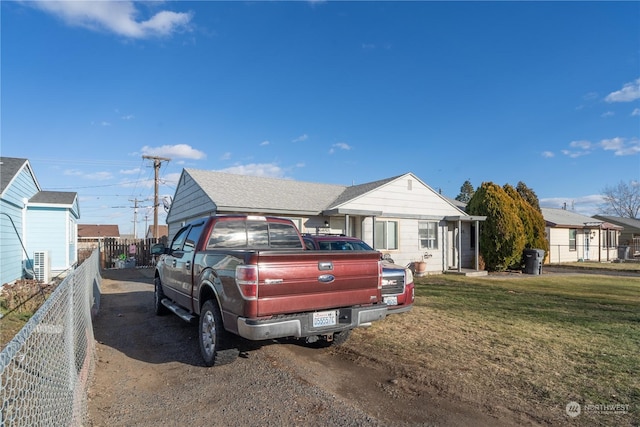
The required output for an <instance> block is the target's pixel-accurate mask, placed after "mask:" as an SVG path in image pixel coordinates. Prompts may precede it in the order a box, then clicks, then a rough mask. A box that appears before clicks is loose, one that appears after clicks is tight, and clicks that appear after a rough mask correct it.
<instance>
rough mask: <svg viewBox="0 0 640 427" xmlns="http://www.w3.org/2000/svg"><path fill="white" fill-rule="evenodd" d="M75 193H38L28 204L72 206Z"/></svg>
mask: <svg viewBox="0 0 640 427" xmlns="http://www.w3.org/2000/svg"><path fill="white" fill-rule="evenodd" d="M76 195H77V193H74V192H69V191H39V192H37V193H36V194H35V195H34V196H33V197H32V198H31V199H29V203H47V204H53V205H72V204H73V202H74V201H75V200H76Z"/></svg>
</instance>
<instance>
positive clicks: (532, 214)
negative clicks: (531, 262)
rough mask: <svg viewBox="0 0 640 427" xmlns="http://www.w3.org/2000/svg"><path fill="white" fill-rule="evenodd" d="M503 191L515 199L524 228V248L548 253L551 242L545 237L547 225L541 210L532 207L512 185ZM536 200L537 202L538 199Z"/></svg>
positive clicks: (505, 186)
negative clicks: (542, 250)
mask: <svg viewBox="0 0 640 427" xmlns="http://www.w3.org/2000/svg"><path fill="white" fill-rule="evenodd" d="M520 184H522V185H524V184H523V183H522V182H519V183H518V185H520ZM525 187H526V186H525ZM503 189H504V191H505V192H506V193H507V195H509V197H511V198H512V199H513V201H514V202H515V204H516V207H517V209H518V214H519V216H520V220H521V221H522V226H523V227H524V236H525V242H524V247H525V248H526V249H544V251H545V253H548V252H549V242H548V241H547V237H546V235H545V227H546V223H545V221H544V217H543V216H542V212H541V211H540V209H539V208H538V209H536V208H535V207H534V206H532V205H531V204H530V202H528V201H527V199H524V198H523V197H522V195H521V193H520V192H518V191H517V190H516V189H515V188H513V187H512V186H511V185H509V184H505V185H504V187H503ZM534 197H535V193H534ZM535 200H537V198H536V199H535Z"/></svg>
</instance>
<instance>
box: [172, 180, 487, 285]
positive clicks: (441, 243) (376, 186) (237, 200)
mask: <svg viewBox="0 0 640 427" xmlns="http://www.w3.org/2000/svg"><path fill="white" fill-rule="evenodd" d="M232 213H242V214H252V215H271V216H279V217H286V218H289V219H291V220H293V222H294V223H295V224H296V225H297V226H298V228H299V229H300V231H301V232H302V233H314V234H315V233H317V234H321V233H322V234H328V233H331V234H345V235H347V236H353V237H357V238H360V239H362V240H364V241H365V242H367V243H368V244H369V245H371V246H373V247H374V248H375V249H377V250H379V251H381V252H382V253H385V254H389V255H390V256H391V258H393V260H394V261H395V262H396V263H398V264H401V265H408V264H410V263H412V262H416V261H421V260H425V261H426V263H427V273H442V272H447V271H455V272H458V273H460V272H463V271H466V270H470V273H471V274H475V273H474V272H479V268H478V259H479V258H478V253H479V247H478V246H479V237H478V236H479V234H478V233H479V224H480V222H481V221H484V220H485V219H486V217H479V216H470V215H467V214H466V213H465V212H464V211H463V210H462V209H460V208H458V207H457V206H455V205H454V204H453V203H451V202H450V201H449V200H448V199H447V198H445V197H444V196H442V195H440V194H439V193H438V192H437V191H434V190H433V189H432V188H430V187H429V186H428V185H426V184H425V183H424V182H422V181H421V180H420V179H419V178H418V177H416V176H415V175H414V174H412V173H406V174H404V175H399V176H394V177H391V178H386V179H382V180H379V181H375V182H368V183H365V184H360V185H352V186H344V185H332V184H319V183H310V182H300V181H294V180H290V179H279V178H265V177H258V176H246V175H236V174H229V173H223V172H215V171H207V170H197V169H183V171H182V173H181V176H180V179H179V181H178V185H177V187H176V192H175V195H174V197H173V203H172V204H171V207H170V209H169V212H168V214H167V224H168V230H169V231H168V235H169V238H172V237H173V236H174V235H175V233H176V232H177V231H178V230H179V229H180V227H181V226H182V225H183V224H185V223H186V222H188V221H190V220H193V219H196V218H201V217H205V216H210V215H216V214H232Z"/></svg>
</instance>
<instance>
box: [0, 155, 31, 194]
mask: <svg viewBox="0 0 640 427" xmlns="http://www.w3.org/2000/svg"><path fill="white" fill-rule="evenodd" d="M26 162H27V159H19V158H15V157H0V194H2V193H4V190H5V189H6V188H7V186H8V185H9V183H10V182H11V180H12V179H13V177H14V176H16V174H17V173H18V171H20V169H21V168H22V166H24V164H25V163H26Z"/></svg>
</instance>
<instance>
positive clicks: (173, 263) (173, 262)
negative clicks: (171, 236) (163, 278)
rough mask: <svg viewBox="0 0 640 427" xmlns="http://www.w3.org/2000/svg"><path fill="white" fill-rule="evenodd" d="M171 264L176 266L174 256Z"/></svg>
mask: <svg viewBox="0 0 640 427" xmlns="http://www.w3.org/2000/svg"><path fill="white" fill-rule="evenodd" d="M171 266H172V267H175V266H176V259H175V258H174V259H173V260H171Z"/></svg>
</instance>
